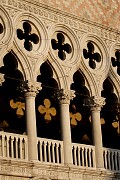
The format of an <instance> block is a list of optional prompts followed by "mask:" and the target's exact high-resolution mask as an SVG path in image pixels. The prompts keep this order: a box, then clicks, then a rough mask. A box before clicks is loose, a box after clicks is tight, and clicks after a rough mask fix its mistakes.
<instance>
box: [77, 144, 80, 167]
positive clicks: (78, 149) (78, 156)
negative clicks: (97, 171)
mask: <svg viewBox="0 0 120 180" xmlns="http://www.w3.org/2000/svg"><path fill="white" fill-rule="evenodd" d="M77 158H78V161H77V164H78V166H80V148H79V147H77Z"/></svg>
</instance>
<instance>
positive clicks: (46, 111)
mask: <svg viewBox="0 0 120 180" xmlns="http://www.w3.org/2000/svg"><path fill="white" fill-rule="evenodd" d="M50 106H51V102H50V100H49V99H44V106H43V105H40V106H38V111H39V112H40V113H41V114H45V116H44V119H45V120H46V123H48V122H50V121H51V119H52V118H51V115H52V116H55V115H56V113H57V112H56V109H55V108H54V107H50Z"/></svg>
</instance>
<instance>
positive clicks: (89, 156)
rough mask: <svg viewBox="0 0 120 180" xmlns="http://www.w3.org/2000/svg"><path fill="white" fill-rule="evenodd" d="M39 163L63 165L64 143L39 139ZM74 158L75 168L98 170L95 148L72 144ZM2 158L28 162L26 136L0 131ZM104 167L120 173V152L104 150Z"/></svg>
mask: <svg viewBox="0 0 120 180" xmlns="http://www.w3.org/2000/svg"><path fill="white" fill-rule="evenodd" d="M37 147H38V160H39V162H46V163H54V164H63V163H64V152H63V141H58V140H52V139H44V138H37ZM72 157H73V164H74V165H75V166H81V167H86V168H96V161H95V147H94V146H91V145H85V144H75V143H72ZM0 158H6V159H18V160H26V161H28V141H27V136H26V135H20V134H13V133H7V132H3V131H0ZM103 159H104V167H105V169H106V170H110V171H120V150H116V149H110V148H103Z"/></svg>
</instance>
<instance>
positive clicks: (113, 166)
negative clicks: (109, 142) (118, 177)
mask: <svg viewBox="0 0 120 180" xmlns="http://www.w3.org/2000/svg"><path fill="white" fill-rule="evenodd" d="M103 158H104V167H105V169H108V170H112V171H119V170H120V150H115V149H110V148H103Z"/></svg>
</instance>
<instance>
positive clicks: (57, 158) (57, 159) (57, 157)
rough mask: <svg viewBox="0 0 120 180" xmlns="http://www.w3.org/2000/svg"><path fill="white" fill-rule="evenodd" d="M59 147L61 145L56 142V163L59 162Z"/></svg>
mask: <svg viewBox="0 0 120 180" xmlns="http://www.w3.org/2000/svg"><path fill="white" fill-rule="evenodd" d="M58 147H59V145H58V144H57V143H56V144H55V150H56V163H59V155H58Z"/></svg>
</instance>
